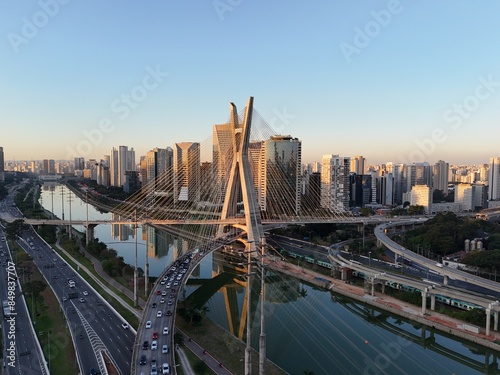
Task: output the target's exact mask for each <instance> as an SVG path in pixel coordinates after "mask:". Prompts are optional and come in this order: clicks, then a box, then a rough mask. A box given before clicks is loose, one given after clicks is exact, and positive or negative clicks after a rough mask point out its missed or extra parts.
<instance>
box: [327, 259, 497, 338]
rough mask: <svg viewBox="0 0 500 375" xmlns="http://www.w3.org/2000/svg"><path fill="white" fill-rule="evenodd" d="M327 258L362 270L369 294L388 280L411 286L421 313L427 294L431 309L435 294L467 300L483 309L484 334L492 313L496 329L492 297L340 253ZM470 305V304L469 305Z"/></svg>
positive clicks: (395, 285)
mask: <svg viewBox="0 0 500 375" xmlns="http://www.w3.org/2000/svg"><path fill="white" fill-rule="evenodd" d="M328 259H329V260H330V261H331V262H332V263H336V264H338V265H339V266H341V267H347V268H350V269H353V270H356V271H358V272H362V273H363V274H364V275H365V281H368V282H369V283H370V284H371V295H374V288H375V285H376V284H380V285H381V286H382V291H384V288H385V286H386V282H390V283H391V284H389V286H391V287H396V288H398V289H399V288H401V287H402V286H403V285H405V286H409V287H412V288H414V289H416V290H418V291H420V293H421V294H422V314H425V313H426V312H427V296H430V298H431V310H434V309H435V305H436V296H440V297H448V298H450V299H454V300H455V301H461V302H468V303H469V304H472V305H475V306H478V307H479V306H480V307H482V308H483V309H484V310H485V313H486V328H485V329H486V334H487V335H489V332H490V319H491V314H492V313H493V317H494V328H493V329H494V330H495V331H498V316H499V312H500V303H499V302H498V300H496V299H495V298H493V297H488V296H483V295H479V294H475V293H470V292H464V291H462V290H460V289H457V288H451V287H448V286H447V285H439V284H436V283H430V282H428V281H424V280H416V279H411V278H408V277H403V276H400V275H396V274H392V273H388V272H378V271H377V270H373V269H372V268H368V267H365V266H362V265H360V264H358V263H357V262H353V261H349V260H347V259H345V258H343V257H342V256H341V255H340V254H337V255H336V256H334V255H328ZM469 306H470V305H469Z"/></svg>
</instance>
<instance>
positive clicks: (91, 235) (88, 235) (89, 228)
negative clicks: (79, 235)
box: [85, 224, 97, 245]
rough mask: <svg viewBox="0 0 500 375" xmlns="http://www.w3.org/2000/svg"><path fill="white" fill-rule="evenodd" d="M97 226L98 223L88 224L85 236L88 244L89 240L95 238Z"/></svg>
mask: <svg viewBox="0 0 500 375" xmlns="http://www.w3.org/2000/svg"><path fill="white" fill-rule="evenodd" d="M96 226H97V224H88V225H87V226H86V227H85V229H86V236H85V243H86V244H87V245H88V244H89V242H91V241H93V240H94V228H95V227H96Z"/></svg>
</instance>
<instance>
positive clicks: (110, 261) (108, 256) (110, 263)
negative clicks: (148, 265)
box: [87, 238, 143, 278]
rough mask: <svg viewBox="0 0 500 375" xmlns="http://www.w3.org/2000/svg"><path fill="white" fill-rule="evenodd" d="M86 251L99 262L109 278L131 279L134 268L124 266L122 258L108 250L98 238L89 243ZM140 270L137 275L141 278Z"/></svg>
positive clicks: (112, 250)
mask: <svg viewBox="0 0 500 375" xmlns="http://www.w3.org/2000/svg"><path fill="white" fill-rule="evenodd" d="M87 251H88V252H89V253H90V254H92V255H93V256H95V257H96V258H97V259H99V260H100V261H101V264H102V269H103V270H104V272H106V273H107V274H108V275H109V276H111V277H119V276H121V277H125V278H127V277H133V275H134V267H132V266H130V265H129V264H126V263H125V261H124V260H123V257H121V256H118V252H117V251H116V250H114V249H109V248H108V247H107V245H106V244H105V243H104V242H101V241H99V239H98V238H96V239H94V240H93V241H89V243H88V245H87ZM142 273H143V272H142V270H141V269H139V275H140V276H142Z"/></svg>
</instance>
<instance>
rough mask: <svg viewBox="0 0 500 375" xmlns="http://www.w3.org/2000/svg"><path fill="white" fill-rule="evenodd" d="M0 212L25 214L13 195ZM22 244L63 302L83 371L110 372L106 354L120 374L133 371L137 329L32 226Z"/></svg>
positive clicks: (2, 204) (3, 214) (24, 233)
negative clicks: (14, 200)
mask: <svg viewBox="0 0 500 375" xmlns="http://www.w3.org/2000/svg"><path fill="white" fill-rule="evenodd" d="M0 213H1V214H2V216H3V217H5V216H7V217H10V218H22V214H21V213H20V212H19V210H18V209H17V208H16V207H15V206H14V205H13V196H12V195H9V196H8V197H7V198H5V199H4V200H3V201H2V202H1V204H0ZM18 244H19V245H20V246H21V247H22V248H23V249H24V250H25V251H26V252H27V253H28V254H30V255H31V256H32V257H33V261H34V263H35V265H36V266H37V268H38V269H39V270H40V272H41V273H42V275H43V276H44V278H45V280H46V281H47V283H48V284H49V285H50V287H51V288H52V290H53V292H54V294H55V295H56V297H57V299H58V300H59V302H60V304H61V309H62V311H64V314H65V316H66V320H67V323H68V327H69V328H70V332H71V336H72V341H73V345H74V347H75V350H76V353H77V360H78V365H79V367H80V370H81V372H82V373H83V374H89V373H91V371H95V373H99V372H102V373H107V371H106V368H105V363H104V356H103V355H105V356H106V357H107V358H108V359H109V361H110V362H111V365H112V366H114V367H115V368H116V371H117V372H118V373H119V374H123V375H125V374H129V372H130V366H131V362H130V361H131V356H132V349H133V344H134V340H135V330H134V329H133V328H132V327H130V326H129V324H128V323H127V322H125V321H124V320H123V318H122V317H121V316H120V315H119V314H118V313H117V312H116V311H115V310H114V309H113V308H112V307H111V305H109V304H108V303H107V302H106V301H105V300H104V299H103V298H102V297H101V296H100V295H99V294H98V293H97V292H96V291H95V290H94V289H93V288H92V287H91V286H90V285H89V284H88V283H87V282H86V281H85V280H84V279H83V278H81V277H80V275H79V274H78V273H77V272H75V271H74V270H73V269H72V268H71V267H70V266H69V265H68V264H67V263H66V262H65V261H64V260H63V259H62V258H61V257H59V255H58V254H57V253H56V252H55V251H54V250H53V249H52V248H51V247H50V246H49V245H48V244H47V243H46V242H45V241H44V240H43V239H41V238H40V237H39V236H38V234H37V233H36V232H35V230H34V229H33V228H32V227H28V228H27V229H25V230H24V231H23V233H22V236H21V237H20V238H19V240H18ZM70 280H71V281H73V283H72V282H70ZM28 319H29V317H28ZM29 324H31V323H29ZM60 345H62V346H65V345H71V343H60ZM58 349H60V350H64V348H63V347H61V348H58ZM36 373H37V374H39V373H40V370H38V371H37V372H36Z"/></svg>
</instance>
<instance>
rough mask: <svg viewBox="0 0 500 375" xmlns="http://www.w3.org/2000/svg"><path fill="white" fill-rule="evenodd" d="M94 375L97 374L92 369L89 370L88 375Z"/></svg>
mask: <svg viewBox="0 0 500 375" xmlns="http://www.w3.org/2000/svg"><path fill="white" fill-rule="evenodd" d="M96 374H97V372H96V371H95V368H93V367H92V368H91V369H90V375H96Z"/></svg>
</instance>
